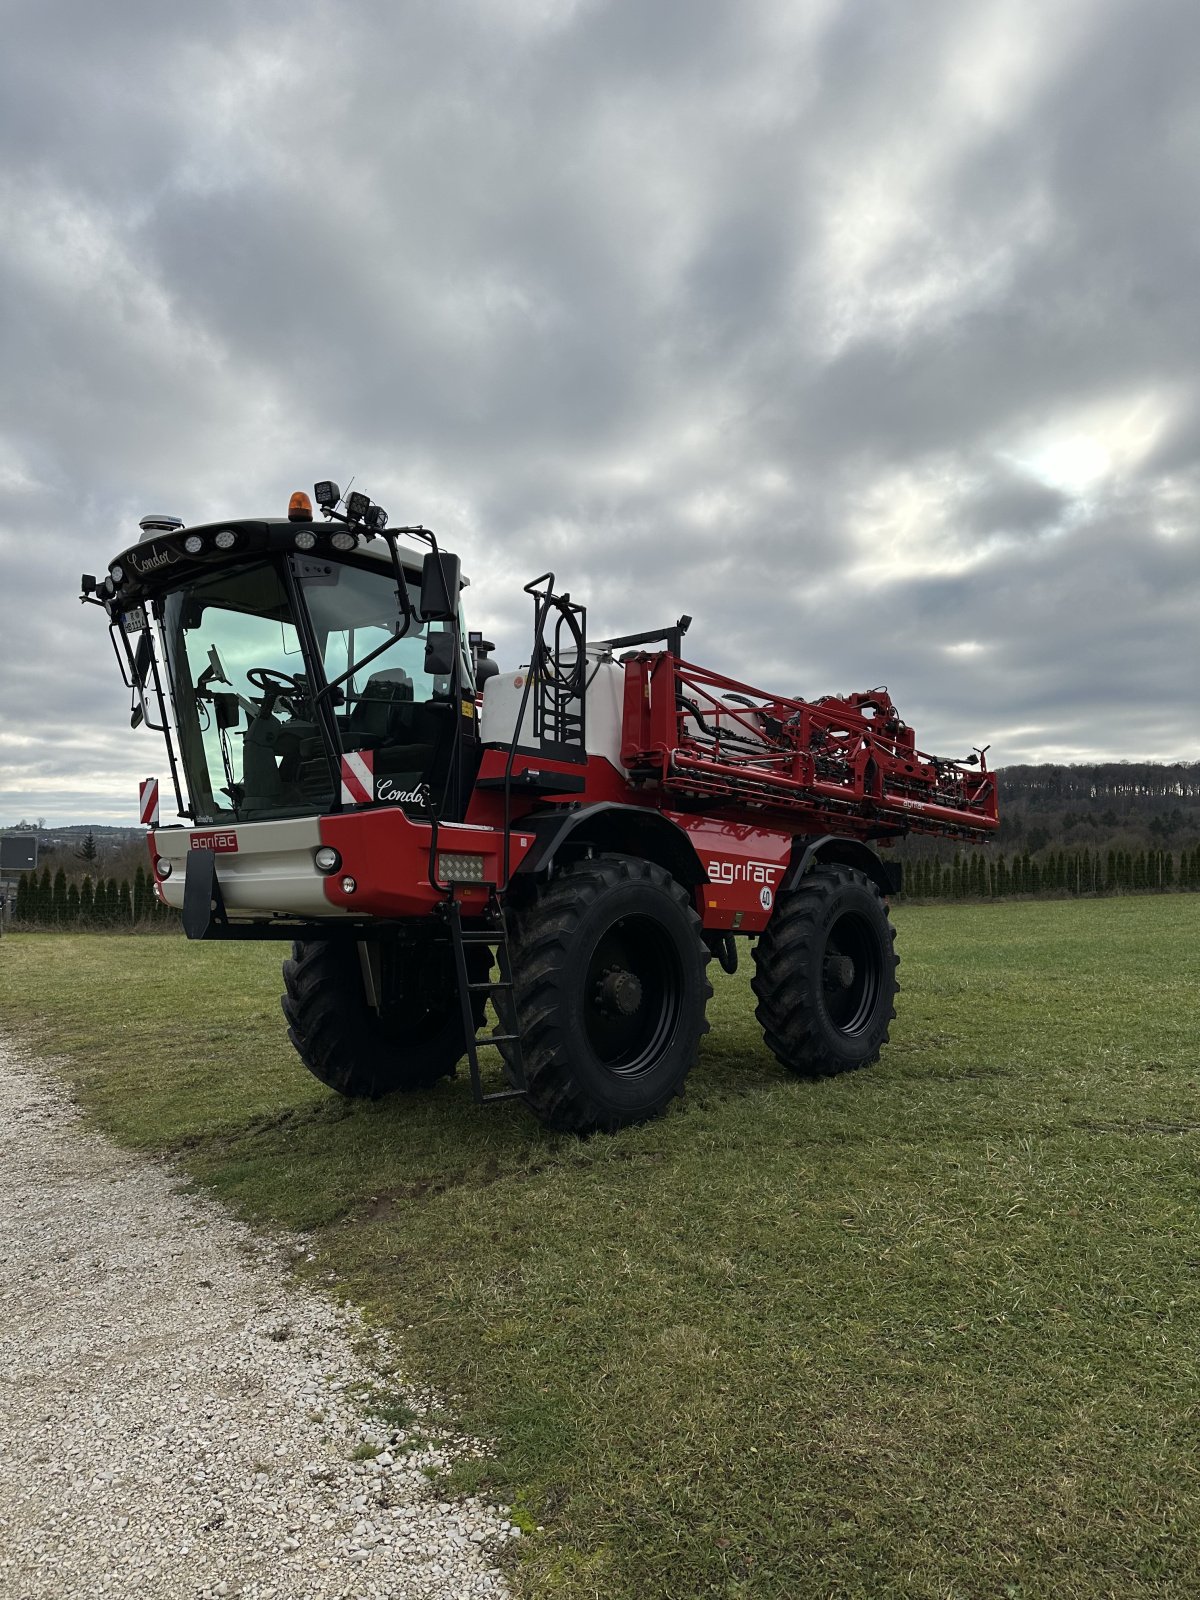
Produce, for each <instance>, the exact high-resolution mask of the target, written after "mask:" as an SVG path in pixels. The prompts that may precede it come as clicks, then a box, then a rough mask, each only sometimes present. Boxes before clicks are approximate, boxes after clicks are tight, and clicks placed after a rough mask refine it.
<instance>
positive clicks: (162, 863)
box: [154, 856, 172, 878]
mask: <svg viewBox="0 0 1200 1600" xmlns="http://www.w3.org/2000/svg"><path fill="white" fill-rule="evenodd" d="M154 870H155V872H157V873H158V875H159V877H160V878H169V877H170V876H171V870H172V869H171V863H170V862H169V861H168V860H167V858H166V856H156V857H155V859H154Z"/></svg>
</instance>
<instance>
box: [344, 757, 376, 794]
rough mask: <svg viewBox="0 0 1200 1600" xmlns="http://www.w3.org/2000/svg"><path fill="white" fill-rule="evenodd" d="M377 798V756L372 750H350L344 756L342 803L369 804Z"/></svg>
mask: <svg viewBox="0 0 1200 1600" xmlns="http://www.w3.org/2000/svg"><path fill="white" fill-rule="evenodd" d="M374 798H375V756H374V752H373V751H370V750H350V751H348V752H347V754H346V755H344V756H343V757H342V804H343V805H344V806H369V805H370V804H371V802H372V801H373V800H374Z"/></svg>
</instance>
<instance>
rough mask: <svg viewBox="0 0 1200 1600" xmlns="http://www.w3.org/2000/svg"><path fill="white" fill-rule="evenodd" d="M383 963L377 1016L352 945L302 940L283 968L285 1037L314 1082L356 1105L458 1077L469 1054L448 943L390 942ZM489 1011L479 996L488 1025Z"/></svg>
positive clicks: (478, 1011) (383, 951) (478, 1009)
mask: <svg viewBox="0 0 1200 1600" xmlns="http://www.w3.org/2000/svg"><path fill="white" fill-rule="evenodd" d="M472 954H475V952H472ZM485 959H486V958H485ZM381 965H382V974H383V985H384V1006H383V1009H382V1011H376V1010H375V1008H374V1007H373V1006H371V1005H368V1003H367V996H366V990H365V988H364V985H363V975H362V968H361V965H360V962H359V954H358V946H357V945H356V944H355V943H353V942H352V941H350V940H345V941H342V940H336V941H335V940H328V941H324V940H317V941H312V942H308V943H296V944H294V945H293V946H292V958H291V960H290V961H285V962H284V964H283V981H284V988H285V992H284V995H283V1000H282V1005H283V1014H284V1016H285V1017H286V1018H287V1021H288V1038H289V1039H290V1040H291V1041H292V1044H293V1046H294V1047H295V1049H296V1053H297V1054H298V1055H299V1057H300V1059H301V1061H303V1062H304V1065H305V1066H306V1067H307V1068H308V1070H309V1071H310V1072H311V1073H312V1074H313V1076H314V1077H315V1078H319V1079H320V1080H321V1082H322V1083H324V1084H326V1085H327V1086H328V1087H329V1088H330V1089H334V1090H336V1092H337V1093H338V1094H341V1095H345V1096H346V1097H347V1098H348V1099H352V1100H359V1099H362V1100H378V1099H379V1098H380V1096H381V1095H385V1094H392V1093H393V1092H394V1091H396V1090H401V1091H406V1090H413V1089H427V1088H430V1087H431V1086H432V1085H433V1084H435V1083H436V1082H437V1081H438V1079H439V1078H449V1077H453V1075H454V1069H455V1067H456V1066H457V1064H458V1062H459V1061H460V1060H461V1059H462V1056H463V1053H464V1051H465V1050H466V1040H465V1038H464V1035H463V1022H462V1008H461V1006H460V1004H459V1000H458V986H457V982H456V980H455V975H454V957H453V952H452V951H451V948H450V945H449V943H447V942H444V941H434V940H432V939H431V940H426V941H422V942H421V943H420V944H398V943H393V944H384V945H383V946H382V949H381ZM479 976H480V977H485V976H486V972H481V973H480V974H479ZM482 1010H483V1002H482V999H480V1000H479V1001H478V1004H477V1006H476V1014H477V1016H478V1017H479V1018H480V1020H481V1021H482Z"/></svg>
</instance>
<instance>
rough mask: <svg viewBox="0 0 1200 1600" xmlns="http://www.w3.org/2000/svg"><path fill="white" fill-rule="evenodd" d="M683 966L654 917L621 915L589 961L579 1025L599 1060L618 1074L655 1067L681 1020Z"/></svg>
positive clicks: (628, 1074)
mask: <svg viewBox="0 0 1200 1600" xmlns="http://www.w3.org/2000/svg"><path fill="white" fill-rule="evenodd" d="M682 990H683V969H682V966H681V964H680V961H679V955H678V952H677V951H676V949H675V947H674V945H673V944H672V943H671V941H670V940H669V939H668V938H667V937H666V936H665V934H664V930H663V928H662V926H661V925H660V924H659V923H658V922H656V921H655V920H654V919H653V918H652V917H643V916H628V917H620V918H618V920H617V921H616V922H614V923H613V924H612V925H611V926H610V927H608V928H606V929H605V931H604V932H603V933H602V934H601V936H600V938H599V940H598V941H597V944H596V947H595V949H594V950H593V951H592V955H591V959H590V961H589V962H588V969H587V975H586V978H585V981H584V996H583V1026H584V1032H585V1033H586V1035H587V1040H588V1044H589V1045H590V1046H591V1049H592V1052H593V1054H594V1055H595V1057H596V1059H597V1060H598V1061H599V1062H600V1064H601V1065H602V1066H603V1067H604V1068H605V1069H606V1070H607V1071H609V1072H612V1073H614V1074H615V1075H616V1076H618V1077H621V1078H636V1077H641V1076H642V1075H643V1074H644V1073H647V1072H651V1071H653V1069H654V1067H655V1066H657V1064H658V1062H659V1061H660V1060H661V1059H662V1055H663V1051H664V1050H665V1049H666V1048H667V1046H668V1045H669V1044H670V1042H671V1039H672V1038H673V1037H674V1034H675V1029H676V1025H677V1024H678V1021H679V1012H680V1005H681V995H682Z"/></svg>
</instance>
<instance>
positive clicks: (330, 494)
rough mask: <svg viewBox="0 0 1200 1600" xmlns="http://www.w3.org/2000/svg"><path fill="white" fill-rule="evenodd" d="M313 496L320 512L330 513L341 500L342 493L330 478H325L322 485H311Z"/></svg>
mask: <svg viewBox="0 0 1200 1600" xmlns="http://www.w3.org/2000/svg"><path fill="white" fill-rule="evenodd" d="M313 495H314V497H315V499H316V502H317V504H318V505H319V506H320V507H321V509H322V511H330V510H332V509H333V507H334V506H335V505H337V503H338V501H339V500H340V499H341V498H342V491H341V490H340V489H339V488H338V486H337V484H336V483H334V481H333V479H332V478H326V479H325V480H324V482H322V483H314V484H313Z"/></svg>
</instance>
